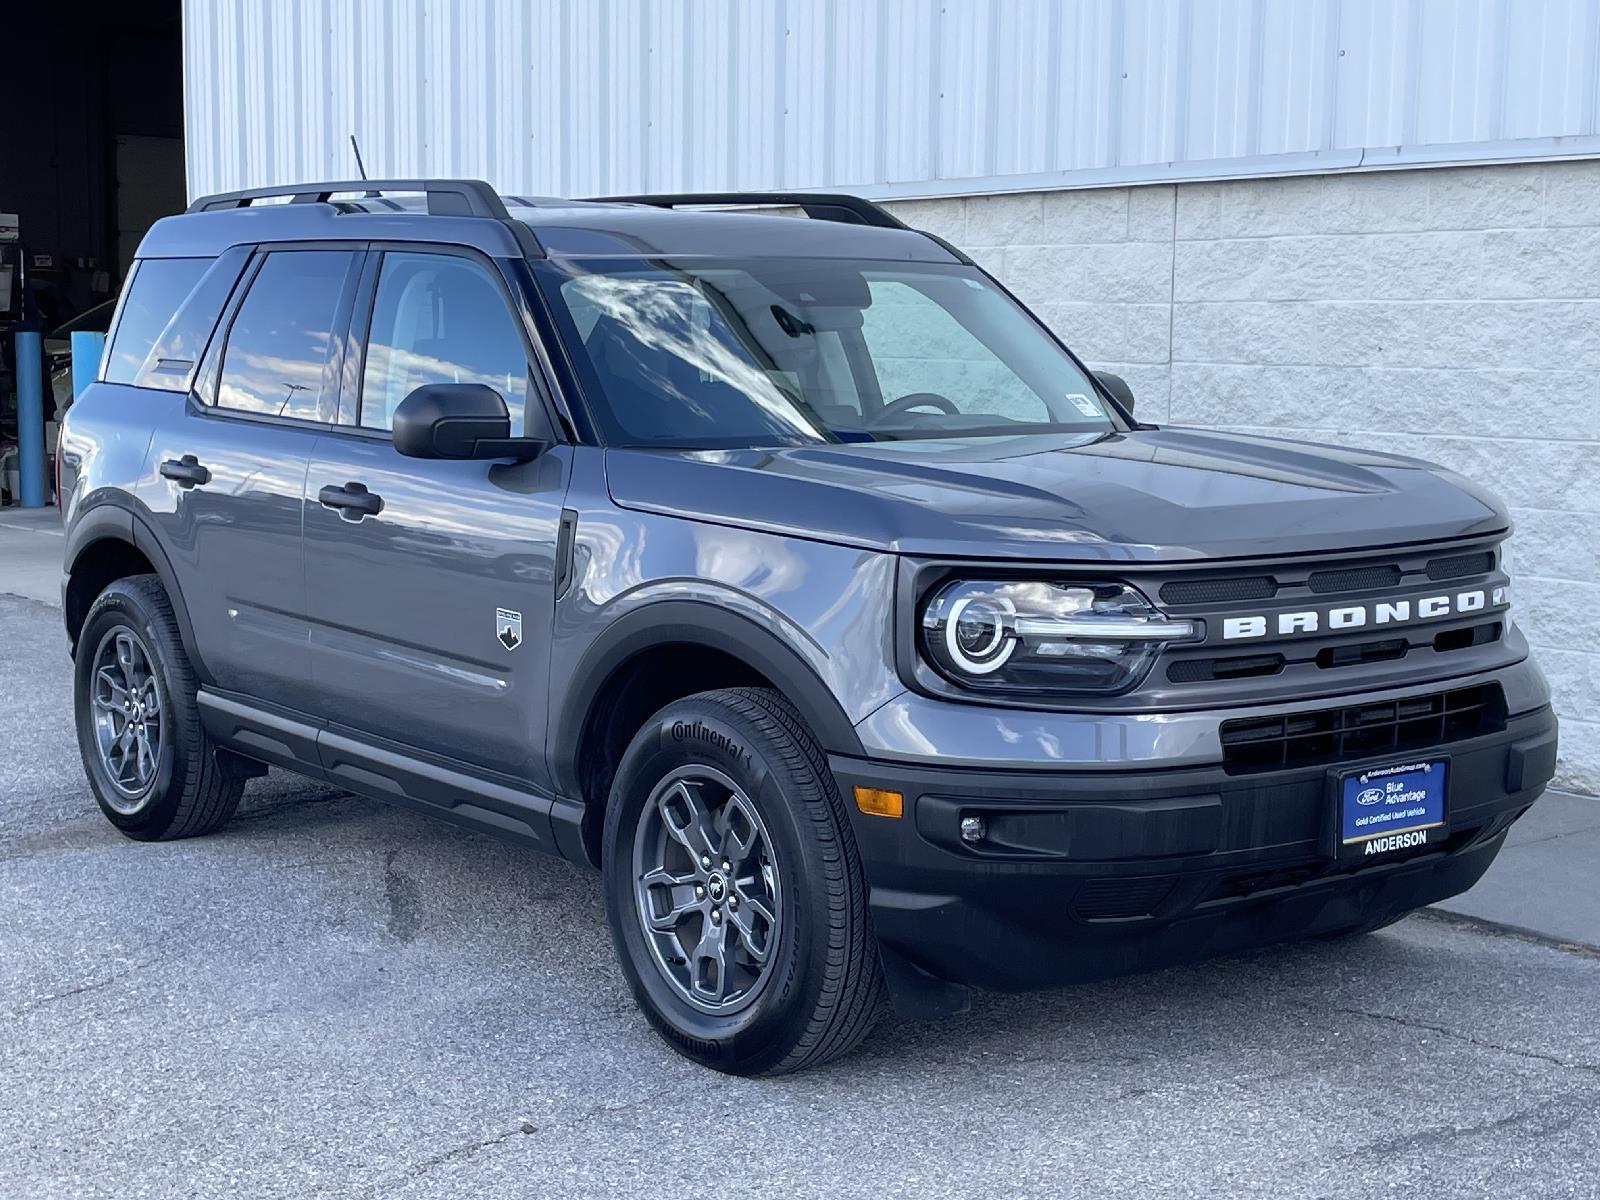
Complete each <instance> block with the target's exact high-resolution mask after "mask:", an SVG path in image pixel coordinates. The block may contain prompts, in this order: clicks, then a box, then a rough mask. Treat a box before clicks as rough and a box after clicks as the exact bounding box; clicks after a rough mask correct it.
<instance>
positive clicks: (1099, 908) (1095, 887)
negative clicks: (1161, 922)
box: [1072, 875, 1172, 921]
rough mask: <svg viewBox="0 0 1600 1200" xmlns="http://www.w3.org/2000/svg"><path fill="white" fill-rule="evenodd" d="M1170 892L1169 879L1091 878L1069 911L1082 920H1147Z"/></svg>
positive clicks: (1162, 877) (1170, 880)
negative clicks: (1139, 918)
mask: <svg viewBox="0 0 1600 1200" xmlns="http://www.w3.org/2000/svg"><path fill="white" fill-rule="evenodd" d="M1171 891H1172V879H1171V878H1170V877H1169V876H1165V875H1152V876H1148V877H1145V878H1142V879H1091V880H1090V881H1089V882H1088V883H1086V884H1084V885H1083V887H1082V888H1081V889H1080V890H1079V892H1078V895H1077V898H1076V899H1075V900H1074V901H1073V902H1072V911H1073V912H1074V913H1075V914H1076V915H1077V916H1078V917H1079V918H1080V919H1082V920H1085V921H1126V920H1129V919H1130V918H1134V917H1148V916H1149V915H1150V914H1151V913H1152V912H1153V911H1155V908H1156V906H1157V905H1158V904H1160V903H1161V902H1162V901H1163V900H1165V899H1166V898H1167V894H1168V893H1169V892H1171Z"/></svg>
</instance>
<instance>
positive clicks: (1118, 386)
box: [1094, 371, 1133, 416]
mask: <svg viewBox="0 0 1600 1200" xmlns="http://www.w3.org/2000/svg"><path fill="white" fill-rule="evenodd" d="M1094 377H1095V378H1096V379H1098V380H1099V381H1100V386H1101V387H1103V388H1105V390H1106V391H1108V392H1110V393H1111V398H1112V399H1113V400H1115V401H1116V402H1117V403H1118V404H1120V405H1122V408H1123V411H1125V412H1126V413H1127V414H1128V415H1129V416H1132V415H1133V389H1132V388H1131V387H1129V386H1128V381H1127V380H1126V379H1124V378H1123V377H1122V376H1121V375H1113V374H1112V373H1111V372H1110V371H1096V372H1095V373H1094Z"/></svg>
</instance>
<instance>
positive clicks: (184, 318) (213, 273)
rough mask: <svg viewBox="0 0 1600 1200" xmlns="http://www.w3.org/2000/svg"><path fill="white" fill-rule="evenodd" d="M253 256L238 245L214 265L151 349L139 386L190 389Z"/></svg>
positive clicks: (164, 389)
mask: <svg viewBox="0 0 1600 1200" xmlns="http://www.w3.org/2000/svg"><path fill="white" fill-rule="evenodd" d="M249 258H250V251H249V250H247V249H246V248H244V247H243V246H235V247H234V248H233V249H231V250H229V251H227V252H226V253H224V254H222V255H221V256H219V257H218V258H217V260H216V261H215V262H213V263H212V264H211V268H210V270H208V271H207V272H206V273H205V275H204V277H202V278H201V280H200V282H199V283H197V284H195V286H194V290H193V291H192V292H190V293H189V298H188V299H187V300H185V301H184V302H183V304H182V305H180V306H179V308H178V311H177V312H176V313H174V314H173V316H172V319H171V320H170V321H168V322H167V325H166V328H165V329H163V330H162V331H161V336H160V337H158V338H156V342H155V345H154V346H152V347H151V348H150V353H149V354H148V355H146V357H145V360H144V367H143V368H142V369H141V370H140V372H139V378H138V379H137V380H136V381H135V382H136V383H137V384H138V386H139V387H147V388H160V389H161V390H163V391H170V392H182V391H187V390H188V387H189V382H190V380H192V379H193V378H194V369H195V367H196V365H197V364H198V362H199V359H200V355H201V354H202V353H203V352H204V351H205V348H206V342H207V341H208V340H209V339H210V337H211V330H212V329H213V328H214V327H215V326H216V323H217V317H218V316H219V315H221V313H222V310H223V308H224V307H225V306H226V305H227V303H228V297H229V295H231V294H232V292H233V285H234V284H235V283H237V282H238V281H239V273H240V272H241V271H243V270H244V266H245V263H246V262H248V261H249Z"/></svg>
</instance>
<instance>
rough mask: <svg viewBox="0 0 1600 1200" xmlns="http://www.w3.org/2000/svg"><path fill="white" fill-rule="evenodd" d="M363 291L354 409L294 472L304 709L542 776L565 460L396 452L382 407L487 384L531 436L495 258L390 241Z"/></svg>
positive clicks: (523, 373) (431, 751) (373, 735)
mask: <svg viewBox="0 0 1600 1200" xmlns="http://www.w3.org/2000/svg"><path fill="white" fill-rule="evenodd" d="M368 290H369V291H370V294H371V302H370V314H371V315H370V321H369V322H368V325H367V337H366V339H365V353H364V358H363V359H362V360H361V361H360V369H359V371H357V370H355V364H354V363H352V370H351V372H350V374H349V376H347V378H355V377H357V376H358V377H359V385H358V387H357V396H358V404H357V405H356V406H352V407H351V411H348V412H347V414H346V418H347V419H346V420H345V422H344V423H343V425H342V426H341V427H340V428H338V429H336V430H331V431H328V432H325V433H324V434H323V436H321V437H320V438H319V439H318V441H317V444H316V446H315V448H314V450H313V453H312V458H311V465H310V473H309V475H308V477H307V481H306V500H307V503H306V522H305V546H306V588H307V605H308V609H309V612H310V617H311V631H310V649H311V657H312V680H313V682H314V684H315V689H316V699H317V704H318V709H317V714H318V715H319V716H322V717H324V718H326V719H327V720H328V721H329V722H330V724H331V725H332V726H334V727H335V728H336V730H345V731H348V732H350V733H353V734H355V735H357V736H358V737H361V738H364V739H367V740H373V739H378V740H381V741H383V742H387V743H391V744H394V745H396V746H397V748H399V749H401V750H403V751H405V752H412V751H416V752H420V753H421V754H422V755H423V756H428V757H433V758H442V759H446V760H453V761H456V762H459V763H461V764H463V765H466V766H468V767H471V768H488V769H490V770H492V771H495V772H498V773H502V774H505V775H509V776H512V777H514V778H515V779H517V780H521V781H525V782H526V783H529V784H531V785H533V786H535V787H538V786H541V785H543V784H544V783H545V782H546V773H545V757H544V728H545V713H546V689H547V686H548V672H549V643H550V623H551V618H552V613H553V610H554V603H555V595H554V575H555V545H556V532H557V528H558V526H559V524H560V519H561V504H562V498H563V496H564V494H565V492H566V486H567V478H568V468H569V465H570V462H571V456H570V452H569V450H568V449H567V448H566V447H555V448H554V449H552V450H550V451H549V452H547V453H546V454H544V455H542V456H541V457H539V458H537V459H534V460H533V461H531V462H524V463H506V462H476V461H474V462H455V461H438V460H427V459H416V458H406V457H403V456H402V455H400V454H398V453H396V451H395V449H394V446H393V444H392V443H391V441H390V439H389V428H390V425H391V423H392V420H393V417H394V410H395V408H396V407H397V406H398V404H399V403H400V401H401V400H402V399H404V398H405V396H406V395H408V394H409V393H410V392H411V390H412V389H414V388H417V387H420V386H422V385H423V384H427V383H483V384H487V385H488V386H490V387H492V388H494V389H495V390H496V391H498V392H499V393H500V394H501V396H503V397H504V399H505V401H506V404H507V406H508V407H509V408H510V410H511V413H512V433H513V434H514V435H521V434H523V433H524V431H525V430H526V432H527V433H528V434H529V435H531V436H540V435H541V434H542V433H544V432H545V431H546V429H547V421H546V418H545V415H544V408H543V406H542V401H541V399H540V396H539V394H538V393H537V392H536V391H535V390H534V388H533V386H532V384H531V382H530V380H531V373H530V367H529V364H530V358H529V354H528V347H527V341H526V334H525V331H524V325H523V322H522V320H521V318H520V317H519V316H518V315H517V314H516V310H515V309H514V308H513V306H512V305H511V302H510V294H509V292H508V290H507V287H506V284H505V281H504V279H503V277H502V275H501V273H500V271H499V269H498V268H497V267H496V266H495V264H493V263H491V262H490V261H489V260H487V259H482V258H479V257H477V256H474V255H468V254H465V253H456V252H448V251H443V250H441V251H439V252H421V251H417V250H414V249H407V250H389V251H385V252H383V253H382V255H381V257H380V258H378V260H377V263H376V279H375V288H372V287H369V289H368ZM357 311H358V312H360V311H363V301H360V300H358V303H357ZM360 332H361V331H360V329H359V328H358V329H357V330H356V331H355V335H354V336H355V337H356V338H357V339H359V337H360ZM356 344H357V346H358V350H357V353H358V354H359V353H360V349H359V340H358V341H357V343H356ZM351 497H354V498H355V499H354V500H353V501H352V499H351Z"/></svg>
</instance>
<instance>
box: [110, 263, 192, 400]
mask: <svg viewBox="0 0 1600 1200" xmlns="http://www.w3.org/2000/svg"><path fill="white" fill-rule="evenodd" d="M211 262H212V260H211V259H209V258H145V259H141V260H140V261H139V264H138V266H137V267H136V268H135V269H134V272H133V275H132V277H131V278H130V279H129V280H128V283H127V289H128V294H127V296H126V297H125V298H124V299H123V301H122V313H121V315H120V316H119V317H118V318H117V328H116V331H115V332H114V333H113V334H112V337H111V353H110V355H109V356H108V357H107V359H106V374H105V378H106V382H107V383H134V382H136V381H137V380H138V378H139V370H140V368H141V367H143V366H144V360H145V358H146V356H148V355H149V353H150V348H151V347H152V346H153V345H155V341H156V338H158V337H159V336H161V331H162V330H163V329H165V328H166V327H167V322H168V321H170V320H171V319H172V316H173V314H174V313H176V312H177V311H178V309H179V308H180V307H182V305H183V302H184V301H185V300H187V299H188V298H189V293H190V292H192V291H194V286H195V284H197V283H199V282H200V277H201V276H202V275H204V274H205V273H206V268H207V267H209V266H210V265H211Z"/></svg>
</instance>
